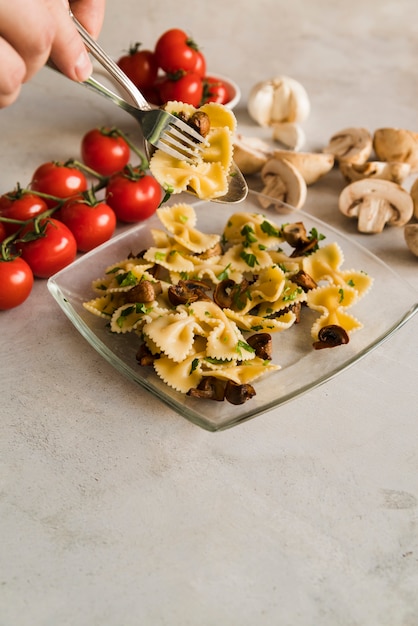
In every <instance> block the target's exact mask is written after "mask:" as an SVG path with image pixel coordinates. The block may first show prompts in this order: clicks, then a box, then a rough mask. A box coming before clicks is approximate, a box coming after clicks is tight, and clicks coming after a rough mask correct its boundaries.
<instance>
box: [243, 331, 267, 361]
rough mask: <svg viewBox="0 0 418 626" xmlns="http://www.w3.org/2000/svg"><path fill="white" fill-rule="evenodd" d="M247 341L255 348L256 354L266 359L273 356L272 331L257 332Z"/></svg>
mask: <svg viewBox="0 0 418 626" xmlns="http://www.w3.org/2000/svg"><path fill="white" fill-rule="evenodd" d="M247 343H248V344H249V345H250V346H251V347H252V348H254V351H255V355H256V356H258V357H259V358H260V359H263V360H265V361H271V359H272V358H273V340H272V338H271V335H270V333H255V334H254V335H251V337H248V339H247Z"/></svg>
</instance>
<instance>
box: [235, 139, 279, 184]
mask: <svg viewBox="0 0 418 626" xmlns="http://www.w3.org/2000/svg"><path fill="white" fill-rule="evenodd" d="M271 156H272V152H271V148H270V146H269V145H268V144H267V143H265V142H264V141H263V140H262V139H259V138H258V137H244V136H243V135H237V136H236V138H235V140H234V161H235V163H236V165H237V166H238V167H239V169H240V170H241V172H242V173H243V174H244V175H246V176H248V175H251V174H257V173H258V172H260V171H261V168H262V167H263V165H264V164H265V163H266V162H267V161H268V159H269V158H271Z"/></svg>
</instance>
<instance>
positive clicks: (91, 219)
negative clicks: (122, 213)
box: [59, 198, 116, 252]
mask: <svg viewBox="0 0 418 626" xmlns="http://www.w3.org/2000/svg"><path fill="white" fill-rule="evenodd" d="M59 219H60V220H62V222H63V223H64V224H65V225H66V226H68V228H69V229H70V230H71V232H72V233H73V235H74V237H75V240H76V242H77V249H78V250H79V251H80V252H88V251H89V250H92V249H93V248H95V247H96V246H99V245H100V244H102V243H104V242H105V241H108V240H109V239H110V238H111V236H112V235H113V233H114V232H115V228H116V215H115V212H114V211H113V209H111V208H110V206H109V205H107V204H106V203H105V202H96V203H94V202H89V200H88V199H85V198H74V199H70V200H67V201H66V202H65V203H64V204H63V206H62V207H61V209H60V210H59Z"/></svg>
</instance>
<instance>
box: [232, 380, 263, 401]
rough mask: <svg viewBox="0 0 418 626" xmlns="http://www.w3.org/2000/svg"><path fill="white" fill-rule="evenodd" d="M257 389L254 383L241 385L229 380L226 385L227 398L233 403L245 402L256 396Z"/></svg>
mask: <svg viewBox="0 0 418 626" xmlns="http://www.w3.org/2000/svg"><path fill="white" fill-rule="evenodd" d="M255 395H256V394H255V389H254V387H253V386H252V385H249V384H248V383H244V384H242V385H239V384H238V383H235V382H234V381H232V380H228V381H227V383H226V386H225V400H228V402H230V403H231V404H244V402H246V401H247V400H250V399H251V398H252V397H253V396H255Z"/></svg>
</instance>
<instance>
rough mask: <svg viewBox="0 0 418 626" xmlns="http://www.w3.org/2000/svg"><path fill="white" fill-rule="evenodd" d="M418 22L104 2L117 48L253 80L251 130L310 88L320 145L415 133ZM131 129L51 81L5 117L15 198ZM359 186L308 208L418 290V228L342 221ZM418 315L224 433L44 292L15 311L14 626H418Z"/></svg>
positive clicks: (6, 586) (368, 15)
mask: <svg viewBox="0 0 418 626" xmlns="http://www.w3.org/2000/svg"><path fill="white" fill-rule="evenodd" d="M415 14H416V6H415V2H414V1H413V0H400V1H399V2H397V3H394V2H389V1H388V0H382V1H379V2H378V1H377V0H372V1H371V2H368V3H364V2H360V1H358V0H355V1H354V2H351V3H350V4H348V3H345V2H344V3H343V2H335V1H333V0H319V1H318V2H315V3H310V2H308V1H307V0H297V1H295V2H292V3H284V2H281V1H277V0H260V2H258V3H254V2H249V1H248V0H245V1H243V2H241V3H240V10H239V11H237V9H236V5H233V4H230V5H226V4H225V3H224V2H221V1H220V0H213V2H212V3H211V5H210V10H209V9H208V10H206V8H205V14H204V15H201V14H199V12H198V11H196V3H194V2H192V1H191V0H185V1H184V2H183V3H182V4H181V6H179V5H176V4H173V3H168V2H166V1H165V0H163V1H162V2H159V3H155V2H151V1H150V0H144V1H143V2H142V3H137V2H134V1H133V0H126V1H125V2H124V3H118V4H116V3H108V12H107V15H106V21H105V25H104V29H103V33H102V35H101V39H100V41H101V43H102V44H103V45H104V47H106V48H107V49H108V50H109V52H111V54H113V55H114V56H118V55H119V53H120V52H121V50H122V49H124V48H127V46H128V44H129V43H130V42H132V41H136V40H140V41H142V42H143V43H144V45H145V46H147V47H150V46H152V45H153V43H154V42H155V40H156V38H157V37H158V35H159V34H160V33H161V32H162V31H163V30H165V29H166V28H170V27H172V26H179V27H182V28H185V29H186V30H188V31H189V32H191V33H192V34H193V36H194V37H195V39H196V40H197V41H199V42H201V45H202V48H203V50H204V52H205V54H206V57H207V60H208V65H209V67H210V68H212V69H213V71H219V73H222V74H225V75H228V76H231V77H232V78H234V80H235V81H236V82H237V83H238V84H239V85H240V87H241V89H242V93H243V100H242V102H241V104H240V106H239V107H238V108H237V110H236V113H237V118H238V124H239V130H240V131H241V132H243V133H245V134H248V135H249V134H254V135H258V136H261V137H263V138H264V137H268V135H267V134H266V133H267V131H266V130H265V129H260V128H258V127H255V125H254V124H252V123H251V121H250V119H249V117H248V115H247V113H246V107H245V103H246V98H247V96H248V93H249V90H250V88H251V86H252V85H253V84H254V83H255V82H258V80H261V79H264V78H271V77H272V76H275V75H279V74H286V75H289V76H292V77H294V78H296V79H297V80H299V81H300V82H301V83H302V84H303V85H304V86H305V88H306V89H307V91H308V94H309V96H310V99H311V105H312V111H311V115H310V117H309V119H308V120H307V121H306V122H305V123H304V130H305V132H306V137H307V144H306V149H310V150H315V149H321V147H322V146H324V145H325V144H326V142H327V141H328V139H329V137H330V136H331V134H332V133H334V132H336V131H338V130H340V129H341V128H344V127H347V126H365V127H367V128H369V129H370V130H371V131H373V130H374V129H376V128H379V127H382V126H395V127H403V128H408V129H410V130H417V121H418V118H417V104H416V103H417V97H418V72H417V58H418V26H417V21H416V20H415V19H414V16H415ZM220 24H221V26H220ZM126 118H127V116H126V115H125V114H124V113H122V112H121V111H118V110H116V111H115V110H114V109H113V108H112V107H111V106H110V105H109V104H108V103H106V102H105V101H102V100H101V99H99V98H96V97H95V96H94V95H93V94H89V93H87V92H86V91H84V90H82V89H81V88H79V87H78V86H77V85H74V84H71V83H70V82H69V81H67V80H66V79H64V78H62V77H59V76H57V75H56V74H54V73H53V72H51V71H50V70H47V69H45V70H42V71H41V72H40V73H39V74H38V76H37V77H36V78H35V79H34V80H33V81H32V82H31V83H30V84H28V85H27V86H25V87H24V89H23V92H22V95H21V98H20V99H19V101H18V102H17V103H16V104H15V105H14V106H12V107H10V108H9V109H7V110H3V111H1V112H0V128H1V138H2V145H3V151H2V157H1V167H0V191H1V192H6V191H9V190H10V189H11V188H12V187H13V186H14V185H15V183H16V182H17V181H20V182H22V183H24V184H25V183H26V182H27V181H28V180H29V178H30V175H31V173H32V171H33V170H34V168H35V167H36V166H37V165H38V164H40V163H41V162H43V161H46V160H49V159H58V158H64V159H65V158H68V157H70V156H74V155H75V154H76V153H77V151H78V149H79V141H80V138H81V136H82V134H83V133H84V132H86V131H87V130H89V129H90V128H92V127H94V126H99V125H102V124H114V125H119V126H120V127H121V128H123V129H125V130H126V131H128V132H134V129H133V126H132V122H131V120H130V119H126ZM409 182H411V181H409ZM407 184H409V183H407ZM341 188H342V181H341V179H340V176H339V173H338V172H337V171H335V172H333V173H332V174H330V175H329V176H327V177H326V178H324V179H323V180H321V181H320V182H319V183H317V184H316V185H314V186H313V187H312V188H310V189H309V191H308V200H307V204H306V206H305V210H306V211H307V212H311V213H313V214H315V215H317V216H318V217H320V218H321V219H323V220H325V221H327V222H328V223H330V224H332V225H333V226H335V227H337V228H338V229H339V230H341V231H342V232H344V233H346V234H347V235H348V236H350V237H352V238H353V240H355V241H359V242H360V243H362V244H363V245H366V246H367V247H369V248H370V249H371V250H372V251H373V252H374V253H375V254H377V255H378V256H379V257H380V258H382V259H383V260H384V261H385V262H386V263H388V264H389V265H391V266H392V267H393V269H395V271H397V272H398V273H399V274H401V275H402V276H403V277H404V278H405V279H407V280H408V281H409V282H410V284H411V291H413V290H415V291H417V290H418V272H417V268H418V265H417V263H418V261H417V259H416V258H415V257H413V256H412V255H411V254H410V253H409V251H408V250H407V248H406V247H405V244H404V241H403V233H402V229H393V228H392V229H386V230H385V231H384V232H383V233H382V234H381V235H378V236H371V237H365V236H364V235H363V236H361V235H359V234H358V233H357V232H356V228H355V224H354V223H352V222H350V221H348V220H346V218H344V217H343V216H342V215H341V214H339V212H338V209H337V197H338V193H339V190H340V189H341ZM393 296H394V294H388V297H393ZM417 324H418V319H417V317H415V318H414V319H412V320H411V321H410V322H408V323H407V324H406V325H405V326H404V327H402V328H401V329H400V330H399V331H398V332H397V333H396V334H395V335H394V336H393V337H392V338H391V339H390V340H388V341H386V342H385V343H384V344H383V345H382V346H380V347H379V348H377V349H376V350H374V351H373V352H372V353H371V354H369V355H367V356H366V357H365V358H364V359H362V360H361V361H360V362H358V363H357V364H356V365H354V366H353V367H351V368H350V369H349V370H347V371H345V372H343V373H341V374H340V375H339V376H337V377H335V378H333V379H332V380H330V381H328V382H327V383H325V384H324V385H322V386H320V387H318V388H316V389H314V390H312V391H311V392H309V393H307V394H305V395H303V396H301V397H299V398H297V399H296V400H294V401H292V402H290V403H288V404H286V405H285V406H283V407H281V408H277V409H274V410H271V411H269V412H267V413H265V414H263V415H261V416H259V417H257V418H255V419H253V420H251V421H248V422H246V423H244V424H241V425H239V426H237V427H234V428H232V429H230V430H227V431H224V432H220V433H209V432H207V431H205V430H202V429H200V428H198V427H197V426H195V425H193V424H191V423H189V422H188V421H186V420H185V419H184V418H182V417H180V416H179V415H177V414H176V413H175V412H174V411H173V410H172V409H170V408H168V407H167V406H165V405H164V404H162V403H161V402H160V401H159V400H158V399H156V398H155V397H153V396H152V395H150V394H149V393H147V392H145V391H143V390H141V389H139V388H138V387H136V386H134V385H133V384H132V383H131V382H129V381H128V380H126V379H125V378H123V377H122V376H121V375H120V374H119V373H118V372H116V371H115V370H114V369H113V368H112V367H111V366H110V365H109V364H108V363H107V362H105V361H104V360H103V359H102V358H101V357H100V356H99V355H98V354H97V353H96V352H95V351H94V350H93V348H91V347H90V346H89V345H88V344H87V343H86V341H85V340H84V339H83V338H82V337H81V336H80V334H79V333H78V332H77V330H76V329H75V328H74V327H73V326H72V325H71V324H70V323H69V322H68V320H67V318H66V317H65V316H64V314H63V313H62V312H61V310H60V309H59V308H58V306H57V305H56V303H55V302H54V300H53V299H52V297H51V296H50V295H49V293H48V291H47V287H46V283H45V281H40V280H39V281H36V284H35V287H34V291H33V294H32V295H31V297H30V298H29V300H27V302H26V303H24V304H23V305H22V306H20V307H18V308H16V309H14V310H11V311H8V312H2V313H1V315H0V327H1V346H2V350H1V353H2V361H1V377H0V398H1V415H2V418H1V421H0V431H1V437H0V481H1V504H0V529H1V536H2V550H1V552H0V624H1V626H29V625H30V626H57V625H59V626H74V625H77V626H96V625H97V626H121V625H123V626H137V625H138V624H141V626H142V625H146V626H197V625H198V626H214V625H215V624H223V625H226V626H235V625H236V626H238V625H239V626H254V625H255V624H257V626H271V625H272V624H277V625H280V626H314V625H315V626H316V625H318V624H320V625H321V626H337V625H342V626H357V625H358V626H394V625H395V624H396V626H398V625H399V626H400V625H404V626H406V625H408V626H409V625H411V626H412V624H417V623H418V594H417V589H418V517H417V511H418V452H417V440H418V420H417V418H418V405H417V393H416V377H417V368H418V356H417V353H418V350H417V329H418V327H417Z"/></svg>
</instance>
